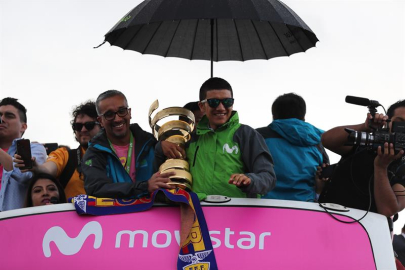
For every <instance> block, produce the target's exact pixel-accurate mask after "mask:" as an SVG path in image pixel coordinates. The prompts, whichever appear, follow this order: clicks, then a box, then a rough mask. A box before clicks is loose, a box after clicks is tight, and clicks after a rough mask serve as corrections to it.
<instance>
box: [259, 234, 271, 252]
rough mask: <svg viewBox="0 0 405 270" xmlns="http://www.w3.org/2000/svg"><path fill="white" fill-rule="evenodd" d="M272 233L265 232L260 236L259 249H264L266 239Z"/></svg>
mask: <svg viewBox="0 0 405 270" xmlns="http://www.w3.org/2000/svg"><path fill="white" fill-rule="evenodd" d="M270 235H271V233H270V232H264V233H262V234H260V236H259V249H264V237H266V236H270Z"/></svg>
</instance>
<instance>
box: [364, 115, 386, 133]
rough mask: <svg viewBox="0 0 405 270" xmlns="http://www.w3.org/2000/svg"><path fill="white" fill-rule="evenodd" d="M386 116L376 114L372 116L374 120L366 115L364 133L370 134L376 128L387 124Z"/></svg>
mask: <svg viewBox="0 0 405 270" xmlns="http://www.w3.org/2000/svg"><path fill="white" fill-rule="evenodd" d="M387 120H388V116H386V115H384V114H381V113H376V114H375V115H374V118H373V117H372V116H371V114H370V113H368V114H367V119H366V121H365V122H364V126H365V128H366V131H368V132H371V131H373V130H375V129H377V128H381V127H383V126H384V125H386V124H387Z"/></svg>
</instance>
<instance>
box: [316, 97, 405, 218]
mask: <svg viewBox="0 0 405 270" xmlns="http://www.w3.org/2000/svg"><path fill="white" fill-rule="evenodd" d="M388 119H391V121H390V122H389V123H388V127H389V130H390V132H392V130H391V128H392V123H393V122H403V121H405V100H402V101H398V102H397V103H394V104H393V105H391V106H390V108H389V109H388V113H387V116H384V115H382V114H377V113H376V114H375V116H374V117H372V116H371V115H370V114H368V115H367V119H366V121H365V122H364V123H362V124H358V125H352V126H341V127H335V128H333V129H331V130H329V131H327V132H325V133H324V134H323V135H322V144H323V145H324V146H325V147H326V148H327V149H329V150H331V151H333V152H335V153H337V154H339V155H341V156H342V158H341V160H340V161H339V163H338V165H337V166H336V168H335V170H334V172H333V175H332V177H331V178H330V180H329V182H328V183H327V186H326V187H325V189H324V190H323V192H322V194H321V196H320V199H319V201H320V202H329V203H337V204H341V205H344V206H347V207H352V208H357V209H362V210H366V211H367V210H369V211H372V212H376V213H380V214H382V215H385V216H387V217H390V216H392V215H395V214H396V213H398V212H400V211H401V210H402V209H404V207H405V197H404V195H405V161H404V157H403V155H404V150H401V151H399V152H398V153H395V152H394V145H393V144H392V143H388V142H385V143H384V145H383V147H381V146H378V148H376V149H374V150H370V149H369V148H367V147H364V146H359V145H353V146H347V145H345V144H346V143H347V138H348V133H347V132H346V131H345V128H349V129H353V130H355V131H358V132H367V133H369V132H373V131H375V129H379V128H382V127H383V126H384V125H386V124H387V120H388Z"/></svg>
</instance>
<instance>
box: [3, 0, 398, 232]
mask: <svg viewBox="0 0 405 270" xmlns="http://www.w3.org/2000/svg"><path fill="white" fill-rule="evenodd" d="M140 2H141V1H138V0H131V1H129V0H114V1H113V0H109V1H106V0H105V1H102V0H93V1H90V0H80V1H75V0H52V1H51V0H48V1H44V0H37V1H28V0H27V1H21V0H0V99H1V98H4V97H8V96H10V97H15V98H18V99H19V100H20V102H21V103H22V104H24V105H25V106H26V107H27V109H28V126H29V127H28V130H27V132H26V133H25V137H26V138H29V139H31V140H32V141H39V142H42V143H46V142H58V143H59V144H67V145H69V146H71V147H76V146H77V143H76V142H75V140H74V137H73V132H72V129H71V126H70V120H71V112H72V109H73V108H74V106H76V105H78V104H80V103H81V102H83V101H86V100H88V99H91V100H95V99H96V98H97V96H98V94H100V93H101V92H103V91H106V90H108V89H118V90H120V91H122V92H124V93H125V94H126V96H127V99H128V102H129V106H130V107H131V108H132V122H137V123H139V124H140V125H141V127H142V128H143V129H145V130H148V131H149V130H150V128H149V126H148V109H149V106H150V104H151V103H152V102H153V101H154V100H155V99H159V101H160V104H161V107H160V109H162V108H165V107H169V106H183V105H184V104H185V103H187V102H189V101H194V100H198V90H199V87H200V86H201V84H202V83H203V82H204V81H205V80H206V79H208V78H209V76H210V63H209V62H208V61H197V60H195V61H190V60H185V59H176V58H163V57H160V56H153V55H141V54H140V53H138V52H134V51H123V50H122V49H120V48H118V47H112V46H110V45H109V44H108V43H107V44H105V45H103V46H101V47H100V48H98V49H93V47H94V46H97V45H99V44H100V43H102V42H103V41H104V35H105V34H106V33H107V32H108V31H109V30H110V29H111V28H112V27H113V26H114V25H115V24H116V23H117V22H118V21H119V20H120V19H121V17H123V16H124V15H125V14H126V13H127V12H128V11H129V10H131V9H132V8H134V7H135V6H136V5H137V4H139V3H140ZM284 3H285V4H287V5H288V6H289V7H290V8H291V9H293V10H294V11H295V12H296V13H297V14H298V15H299V16H300V17H301V18H302V19H303V20H304V21H305V22H306V24H307V25H308V26H309V27H310V28H311V29H312V30H313V31H314V33H315V34H316V35H317V37H318V39H319V40H320V42H318V43H317V45H316V48H311V49H309V50H308V51H307V52H306V53H298V54H295V55H292V56H290V57H280V58H275V59H270V60H252V61H247V62H218V63H214V76H218V77H223V78H225V79H226V80H228V81H229V82H230V83H231V85H232V87H233V89H234V97H235V105H234V109H235V110H237V111H239V115H240V119H241V122H242V123H244V124H248V125H250V126H252V127H254V128H258V127H262V126H267V125H268V124H269V123H270V122H271V121H272V117H271V104H272V102H273V100H274V99H275V98H276V97H277V96H279V95H281V94H284V93H288V92H295V93H297V94H299V95H301V96H303V98H304V99H305V100H306V102H307V116H306V121H307V122H309V123H311V124H313V125H315V126H317V127H319V128H321V129H324V130H328V129H330V128H332V127H334V126H338V125H344V124H357V123H361V122H363V121H364V119H365V117H366V113H367V111H368V110H367V108H366V107H361V106H356V105H351V104H347V103H345V102H344V100H345V97H346V95H353V96H359V97H366V98H369V99H373V100H378V101H379V102H380V103H381V104H383V105H384V106H385V107H386V109H388V107H389V105H390V104H392V103H394V102H395V101H397V100H399V99H403V98H404V96H405V1H402V0H397V1H390V0H379V1H378V0H377V1H368V0H357V1H356V0H350V1H349V0H347V1H342V0H337V1H333V0H313V1H309V0H285V1H284ZM379 111H382V110H381V109H380V108H379ZM331 160H332V162H337V161H338V160H339V157H338V156H336V155H331ZM404 222H405V217H404V219H403V221H400V223H401V225H402V224H403V223H404ZM398 223H399V222H397V225H396V232H399V231H398V229H397V227H398V226H401V225H399V224H398Z"/></svg>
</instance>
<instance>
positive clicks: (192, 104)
mask: <svg viewBox="0 0 405 270" xmlns="http://www.w3.org/2000/svg"><path fill="white" fill-rule="evenodd" d="M183 108H185V109H187V110H190V111H191V112H192V113H194V111H199V110H200V107H198V101H192V102H189V103H187V104H186V105H184V106H183ZM179 120H182V121H184V122H187V123H188V121H189V120H188V118H187V117H184V116H179Z"/></svg>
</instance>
